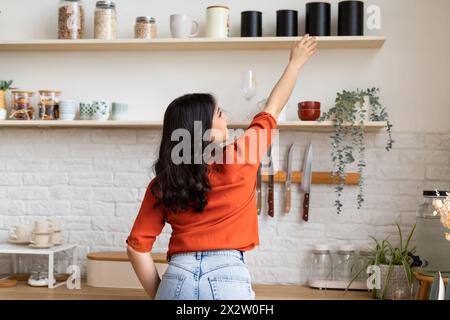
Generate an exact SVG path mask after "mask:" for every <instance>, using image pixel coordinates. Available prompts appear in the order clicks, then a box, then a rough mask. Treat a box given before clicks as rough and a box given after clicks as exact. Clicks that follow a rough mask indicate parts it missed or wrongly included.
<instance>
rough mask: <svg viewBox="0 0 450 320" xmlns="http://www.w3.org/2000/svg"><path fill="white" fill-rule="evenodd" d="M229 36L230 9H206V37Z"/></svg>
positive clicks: (222, 7)
mask: <svg viewBox="0 0 450 320" xmlns="http://www.w3.org/2000/svg"><path fill="white" fill-rule="evenodd" d="M229 34H230V9H229V8H228V7H225V6H210V7H208V8H207V9H206V37H207V38H228V36H229Z"/></svg>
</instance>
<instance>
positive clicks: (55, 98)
mask: <svg viewBox="0 0 450 320" xmlns="http://www.w3.org/2000/svg"><path fill="white" fill-rule="evenodd" d="M39 96H40V99H39V103H38V108H39V112H38V116H39V119H40V120H57V119H59V98H60V96H61V92H60V91H55V90H40V91H39Z"/></svg>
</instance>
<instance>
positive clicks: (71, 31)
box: [58, 0, 84, 39]
mask: <svg viewBox="0 0 450 320" xmlns="http://www.w3.org/2000/svg"><path fill="white" fill-rule="evenodd" d="M83 37H84V7H83V3H82V1H81V0H61V1H60V4H59V11H58V39H82V38H83Z"/></svg>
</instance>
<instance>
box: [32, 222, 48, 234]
mask: <svg viewBox="0 0 450 320" xmlns="http://www.w3.org/2000/svg"><path fill="white" fill-rule="evenodd" d="M51 231H52V230H51V226H50V223H49V222H48V221H47V220H42V221H35V222H34V233H50V232H51Z"/></svg>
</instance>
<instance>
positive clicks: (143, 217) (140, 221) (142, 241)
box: [126, 180, 166, 252]
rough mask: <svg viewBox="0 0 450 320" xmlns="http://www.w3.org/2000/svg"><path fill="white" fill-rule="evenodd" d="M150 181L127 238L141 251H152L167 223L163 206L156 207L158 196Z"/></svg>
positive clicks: (130, 244) (127, 241) (130, 243)
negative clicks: (153, 192) (154, 193)
mask: <svg viewBox="0 0 450 320" xmlns="http://www.w3.org/2000/svg"><path fill="white" fill-rule="evenodd" d="M153 183H154V180H152V182H150V184H149V186H148V187H147V191H146V192H145V196H144V200H143V201H142V204H141V207H140V209H139V213H138V215H137V217H136V220H135V221H134V225H133V228H132V229H131V232H130V234H129V236H128V238H127V240H126V243H127V244H128V245H129V246H130V247H132V248H133V249H134V250H136V251H139V252H150V251H151V250H152V248H153V244H154V242H155V240H156V237H157V236H158V235H159V234H161V231H162V229H163V228H164V225H165V220H166V217H165V213H164V210H163V208H162V206H158V207H156V208H155V203H156V198H155V196H154V195H153V194H152V192H151V186H152V184H153Z"/></svg>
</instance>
